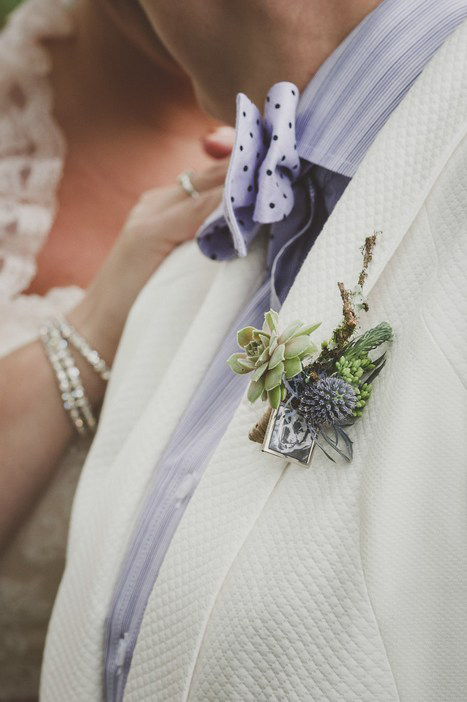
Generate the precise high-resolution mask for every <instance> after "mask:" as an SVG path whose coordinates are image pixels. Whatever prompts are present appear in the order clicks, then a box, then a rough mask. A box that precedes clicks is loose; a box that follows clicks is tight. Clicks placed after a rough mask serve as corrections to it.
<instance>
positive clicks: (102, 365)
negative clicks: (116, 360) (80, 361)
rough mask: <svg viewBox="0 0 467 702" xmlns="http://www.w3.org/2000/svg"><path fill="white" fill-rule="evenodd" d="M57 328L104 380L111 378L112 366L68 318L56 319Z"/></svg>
mask: <svg viewBox="0 0 467 702" xmlns="http://www.w3.org/2000/svg"><path fill="white" fill-rule="evenodd" d="M52 323H53V324H54V326H55V328H56V329H57V330H58V331H59V332H60V335H61V336H62V337H63V338H64V339H66V341H68V342H69V343H70V344H71V345H72V346H73V347H74V348H75V349H76V350H77V351H79V353H80V354H81V355H82V356H83V358H84V359H85V360H86V361H87V362H88V363H89V365H90V366H91V368H92V369H93V370H94V371H95V372H96V373H97V375H99V376H100V377H101V378H102V380H105V381H107V380H109V378H110V368H109V367H108V365H107V364H106V362H105V361H104V359H103V358H101V356H100V355H99V353H98V351H96V350H95V349H93V348H91V346H90V345H89V344H88V342H87V341H86V339H85V338H84V337H83V336H81V334H80V333H79V332H77V331H76V329H75V328H74V327H73V326H72V325H71V324H70V323H69V322H68V321H66V320H62V319H54V320H53V322H52Z"/></svg>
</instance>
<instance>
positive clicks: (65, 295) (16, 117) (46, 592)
mask: <svg viewBox="0 0 467 702" xmlns="http://www.w3.org/2000/svg"><path fill="white" fill-rule="evenodd" d="M140 20H141V21H140V22H139V24H138V27H137V28H135V27H134V26H133V25H131V28H130V30H129V31H128V30H127V28H126V22H125V13H124V12H119V11H118V10H117V9H116V8H109V7H107V6H106V5H105V3H94V2H90V1H89V0H79V2H76V3H74V4H73V5H72V6H71V5H70V3H68V4H67V6H65V5H64V4H63V3H62V2H60V0H30V1H29V2H26V3H25V4H24V5H23V6H22V7H20V8H19V9H18V10H17V11H16V12H15V13H14V14H13V15H12V16H11V19H10V22H9V24H8V26H7V28H6V29H5V30H4V32H3V33H2V36H1V38H0V66H1V68H0V355H1V358H0V395H1V397H2V401H1V403H0V466H1V470H0V504H1V509H0V515H1V516H0V545H1V546H2V548H3V552H2V557H1V559H0V613H1V614H0V621H1V628H2V636H1V641H0V699H2V700H12V699H26V698H31V699H32V698H33V697H36V696H37V691H38V685H39V670H40V661H41V655H42V649H43V644H44V639H45V632H46V627H47V621H48V617H49V615H50V611H51V608H52V603H53V600H54V597H55V593H56V589H57V587H58V583H59V580H60V575H61V571H62V569H63V563H64V553H65V542H66V533H67V524H68V518H69V512H70V507H71V500H72V496H73V493H74V489H75V485H76V482H77V479H78V476H79V472H80V469H81V466H82V463H83V461H84V456H85V454H86V452H87V450H88V448H89V443H90V437H84V438H82V439H81V440H79V441H78V440H74V438H73V436H74V434H75V432H74V428H73V426H72V423H71V422H70V421H69V418H68V416H67V414H66V413H65V411H64V409H63V406H62V401H61V398H60V394H59V392H58V387H57V380H56V378H55V376H54V373H53V371H52V368H51V367H50V364H49V361H48V359H47V356H46V353H45V349H44V348H43V345H42V343H41V341H40V340H39V339H38V334H39V329H40V327H41V325H43V324H44V323H45V322H46V320H49V319H50V318H57V317H59V318H62V317H63V315H64V314H66V313H68V322H71V321H72V320H73V323H74V325H75V327H76V329H77V331H78V332H79V333H80V334H81V335H82V336H83V337H84V338H85V339H86V341H87V342H88V344H89V345H90V346H91V347H92V348H93V349H96V350H97V351H98V352H99V354H100V355H101V356H102V358H103V359H105V361H106V363H107V364H108V365H110V364H111V363H112V360H113V356H114V354H115V349H116V346H117V343H118V339H119V336H120V334H121V329H122V327H123V324H124V321H125V318H126V315H127V313H128V310H129V308H130V307H131V304H132V302H133V300H134V298H135V297H136V295H137V294H138V292H139V290H140V288H141V287H143V285H144V283H145V282H146V280H147V278H148V277H149V275H150V274H151V273H152V272H153V271H154V270H155V269H156V268H157V267H158V266H159V265H160V263H162V261H163V259H164V258H165V256H166V255H167V254H168V252H169V251H170V250H171V249H172V248H173V247H175V246H176V245H177V244H178V243H179V242H182V241H184V239H185V238H187V237H189V236H192V235H193V234H194V232H195V230H196V226H197V221H198V222H201V221H202V219H203V218H204V217H205V216H206V215H207V214H208V213H209V211H210V210H211V209H212V208H213V206H214V204H215V203H216V202H217V200H218V199H219V198H220V192H221V189H220V186H221V185H222V181H223V178H224V174H225V168H226V166H225V163H224V162H219V163H218V164H217V165H214V166H210V170H207V171H205V172H204V173H203V172H202V171H201V170H199V174H198V175H197V176H196V177H194V180H195V182H196V184H197V188H198V190H199V191H200V192H201V196H200V197H199V198H198V199H197V200H195V199H193V198H187V197H186V194H185V193H184V191H183V190H182V188H181V187H180V185H179V184H177V183H176V174H177V173H178V172H179V171H180V170H182V168H184V167H186V166H187V165H189V166H190V165H191V166H193V167H194V168H196V169H205V168H207V167H208V164H209V160H208V158H207V155H206V154H205V153H203V150H202V149H201V148H200V137H201V136H202V135H203V134H204V133H205V131H206V130H208V129H211V128H213V127H214V126H215V125H216V124H217V122H215V121H214V120H212V119H210V118H208V117H207V116H205V115H204V114H203V113H202V112H201V111H200V110H199V108H198V107H197V105H196V103H195V101H194V98H193V94H192V90H191V87H190V83H189V81H188V79H187V78H186V77H185V76H184V75H183V74H182V72H181V71H180V69H178V68H177V66H176V65H175V63H174V62H173V61H172V60H171V59H170V58H169V57H168V55H167V54H166V52H164V51H163V50H162V48H158V44H157V41H156V38H155V36H152V32H151V33H149V32H148V26H149V25H148V23H147V21H145V20H144V15H143V13H142V12H141V18H140ZM148 33H149V36H150V41H148V39H147V35H148ZM209 139H210V144H211V146H210V150H211V152H213V153H215V155H217V156H222V153H221V151H222V149H221V146H222V145H221V144H220V143H219V137H216V138H214V136H211V137H210V138H209ZM216 139H217V142H216ZM216 143H217V147H216ZM216 148H217V151H216ZM219 149H221V151H219ZM227 151H228V150H227ZM227 151H226V150H225V148H224V153H227ZM156 186H158V187H156ZM162 186H164V187H162ZM143 192H144V193H145V194H144V195H142V193H143ZM133 205H136V207H135V209H134V210H133V212H132V215H131V217H130V218H129V219H127V221H126V223H125V220H126V218H127V214H128V211H129V210H130V208H131V207H132V206H133ZM119 231H121V233H120V235H119V236H118V237H117V233H118V232H119ZM85 290H86V292H85ZM75 354H76V362H77V364H78V368H80V369H81V377H82V381H83V385H84V388H85V391H86V393H87V394H88V397H89V398H90V401H91V403H92V407H93V409H94V411H95V410H96V408H98V406H99V405H100V403H101V401H102V396H103V393H104V389H105V382H103V381H102V380H101V379H100V378H99V376H98V375H97V374H96V373H95V372H94V370H93V368H92V367H91V366H89V365H88V364H87V362H86V361H85V360H84V359H81V361H80V360H79V358H78V357H79V356H80V354H79V353H77V352H76V351H75ZM18 527H21V529H20V531H19V532H18V533H17V534H16V536H15V537H14V538H13V531H14V530H15V529H18Z"/></svg>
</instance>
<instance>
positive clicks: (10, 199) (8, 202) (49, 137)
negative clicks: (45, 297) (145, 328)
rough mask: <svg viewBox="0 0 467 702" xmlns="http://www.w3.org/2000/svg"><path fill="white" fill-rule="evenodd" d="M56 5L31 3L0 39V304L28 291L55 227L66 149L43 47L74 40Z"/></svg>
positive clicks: (45, 0)
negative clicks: (55, 39) (68, 38)
mask: <svg viewBox="0 0 467 702" xmlns="http://www.w3.org/2000/svg"><path fill="white" fill-rule="evenodd" d="M73 31H74V30H73V24H72V20H71V17H70V14H69V13H68V12H67V10H66V8H65V6H64V5H63V3H61V2H60V0H29V1H28V2H26V3H25V4H24V5H23V6H21V7H20V8H19V9H18V10H16V12H14V13H13V15H12V16H11V18H10V21H9V22H8V24H7V26H6V28H5V29H4V31H3V32H2V35H1V36H0V66H1V69H0V301H1V300H3V301H6V300H11V299H12V298H13V297H14V296H15V295H17V294H18V293H20V292H21V291H22V290H24V289H26V288H27V287H28V285H29V284H30V282H31V280H32V279H33V278H34V276H35V273H36V256H37V254H38V252H39V250H40V248H41V247H42V246H43V244H44V243H45V241H46V239H47V236H48V234H49V231H50V229H51V226H52V224H53V221H54V218H55V214H56V209H57V202H56V191H57V188H58V184H59V182H60V179H61V176H62V172H63V164H64V159H65V154H66V143H65V138H64V135H63V134H62V132H61V129H60V127H59V126H58V124H57V123H56V121H55V119H54V116H53V94H52V89H51V86H50V83H49V80H48V76H49V74H50V70H51V59H50V56H49V53H48V51H47V50H46V48H45V47H44V46H43V45H41V43H40V41H41V40H42V39H46V38H52V37H66V36H70V35H71V34H72V33H73Z"/></svg>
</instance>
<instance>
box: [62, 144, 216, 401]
mask: <svg viewBox="0 0 467 702" xmlns="http://www.w3.org/2000/svg"><path fill="white" fill-rule="evenodd" d="M227 167H228V159H225V158H224V159H222V160H220V161H219V162H217V163H215V164H214V165H213V166H211V167H210V168H209V169H207V170H206V171H203V172H202V173H199V174H195V175H193V176H192V182H193V185H194V187H195V188H196V190H197V191H198V192H199V197H198V198H192V197H190V196H188V195H187V193H186V192H184V190H183V189H182V188H181V187H180V185H179V184H177V185H174V186H170V187H164V188H156V189H154V190H150V191H148V192H146V193H144V194H143V195H142V197H141V198H140V200H139V202H138V203H137V205H136V206H135V207H134V208H133V210H132V211H131V213H130V215H129V217H128V219H127V221H126V224H125V226H124V227H123V230H122V232H121V233H120V235H119V237H118V239H117V241H116V243H115V245H114V247H113V249H112V251H111V252H110V254H109V256H108V258H107V260H106V261H105V263H104V265H103V266H102V268H101V270H100V271H99V273H98V275H97V276H96V278H95V279H94V281H93V283H92V284H91V286H90V288H89V289H88V291H87V293H86V295H85V297H84V299H83V300H82V302H81V303H80V304H79V305H78V306H77V307H76V308H75V309H74V310H72V312H71V313H70V314H69V315H68V317H69V319H70V322H71V323H72V324H73V325H74V326H75V327H76V328H77V329H78V331H79V332H80V333H81V334H82V335H83V336H84V337H85V338H86V339H87V340H88V342H89V343H90V344H91V346H93V347H94V348H96V349H97V350H98V351H99V353H100V354H101V355H102V356H103V358H104V359H105V360H106V361H107V363H109V364H111V363H112V361H113V358H114V355H115V351H116V349H117V345H118V342H119V340H120V336H121V333H122V330H123V326H124V324H125V320H126V318H127V315H128V312H129V310H130V308H131V306H132V304H133V302H134V300H135V299H136V296H137V295H138V293H139V292H140V290H141V289H142V288H143V286H144V285H145V284H146V282H147V281H148V279H149V278H150V276H151V275H152V274H153V273H154V271H155V270H156V269H157V268H158V267H159V266H160V264H161V263H162V261H163V260H164V259H165V258H166V257H167V256H168V255H169V254H170V253H171V252H172V251H173V250H174V248H176V247H177V246H178V245H179V244H181V243H183V242H185V241H187V240H189V239H192V238H193V237H194V235H195V233H196V231H197V230H198V229H199V227H200V226H201V224H202V223H203V221H204V220H205V219H206V217H207V216H208V215H209V214H210V213H211V212H212V211H213V210H214V209H215V207H217V205H218V204H219V202H220V201H221V197H222V191H223V184H224V180H225V176H226V172H227ZM92 390H94V392H92V394H93V395H94V396H95V395H96V394H97V393H96V388H93V389H92ZM102 391H103V389H100V392H99V393H98V394H101V393H102Z"/></svg>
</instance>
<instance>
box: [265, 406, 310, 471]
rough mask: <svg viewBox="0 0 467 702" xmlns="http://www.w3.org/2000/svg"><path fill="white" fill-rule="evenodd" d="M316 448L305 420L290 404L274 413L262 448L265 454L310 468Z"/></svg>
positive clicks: (280, 407)
mask: <svg viewBox="0 0 467 702" xmlns="http://www.w3.org/2000/svg"><path fill="white" fill-rule="evenodd" d="M315 447H316V441H315V439H314V438H313V436H312V435H311V433H310V430H309V428H308V426H307V424H306V422H305V420H304V419H303V417H302V416H301V415H300V414H298V412H297V411H296V410H294V409H293V408H292V407H290V405H289V404H288V403H281V404H280V405H279V407H278V409H276V410H273V411H272V413H271V417H270V419H269V423H268V428H267V430H266V435H265V437H264V442H263V447H262V450H263V451H264V452H265V453H271V454H272V455H273V456H279V457H280V458H285V459H286V460H287V461H290V462H291V463H298V464H299V465H301V466H305V467H309V465H310V463H311V459H312V457H313V452H314V450H315Z"/></svg>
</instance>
